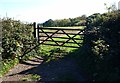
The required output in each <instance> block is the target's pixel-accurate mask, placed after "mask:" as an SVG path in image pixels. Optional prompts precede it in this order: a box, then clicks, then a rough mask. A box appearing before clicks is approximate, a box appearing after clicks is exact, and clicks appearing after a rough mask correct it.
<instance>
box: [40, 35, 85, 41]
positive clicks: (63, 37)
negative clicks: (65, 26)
mask: <svg viewBox="0 0 120 83" xmlns="http://www.w3.org/2000/svg"><path fill="white" fill-rule="evenodd" d="M39 37H40V38H41V39H42V38H47V37H48V36H39ZM52 38H60V39H69V38H67V37H62V36H61V37H58V36H52ZM74 39H75V40H83V38H74ZM40 41H41V40H40Z"/></svg>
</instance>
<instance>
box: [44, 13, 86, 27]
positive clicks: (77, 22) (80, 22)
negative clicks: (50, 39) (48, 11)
mask: <svg viewBox="0 0 120 83" xmlns="http://www.w3.org/2000/svg"><path fill="white" fill-rule="evenodd" d="M86 18H87V17H86V15H82V16H79V17H76V18H68V19H60V20H52V19H49V20H48V21H46V22H44V23H43V24H42V25H43V27H67V26H85V24H86Z"/></svg>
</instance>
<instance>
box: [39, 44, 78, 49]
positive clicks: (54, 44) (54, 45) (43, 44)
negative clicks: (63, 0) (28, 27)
mask: <svg viewBox="0 0 120 83" xmlns="http://www.w3.org/2000/svg"><path fill="white" fill-rule="evenodd" d="M40 44H42V45H50V46H61V45H56V44H46V43H40ZM62 47H71V48H80V46H79V47H77V46H62Z"/></svg>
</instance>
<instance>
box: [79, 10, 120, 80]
mask: <svg viewBox="0 0 120 83" xmlns="http://www.w3.org/2000/svg"><path fill="white" fill-rule="evenodd" d="M119 22H120V11H111V12H108V13H104V14H99V13H96V14H93V15H91V16H89V17H88V18H87V28H86V33H87V35H86V37H85V40H86V41H85V43H86V45H84V46H83V47H82V48H81V50H80V51H79V59H80V60H79V64H80V65H81V66H82V67H83V68H84V69H85V70H86V71H87V72H88V73H89V74H90V76H91V77H92V80H94V81H120V65H119V60H120V55H119V54H120V51H119V49H120V37H119V35H120V23H119ZM77 58H78V57H77ZM81 58H82V59H81Z"/></svg>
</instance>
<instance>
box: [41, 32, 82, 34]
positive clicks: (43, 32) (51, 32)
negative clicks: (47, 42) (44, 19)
mask: <svg viewBox="0 0 120 83" xmlns="http://www.w3.org/2000/svg"><path fill="white" fill-rule="evenodd" d="M39 33H40V34H42V33H47V34H52V33H54V32H39ZM56 34H63V35H66V34H69V35H84V34H81V33H80V34H78V33H77V34H76V33H60V32H58V33H56Z"/></svg>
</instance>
